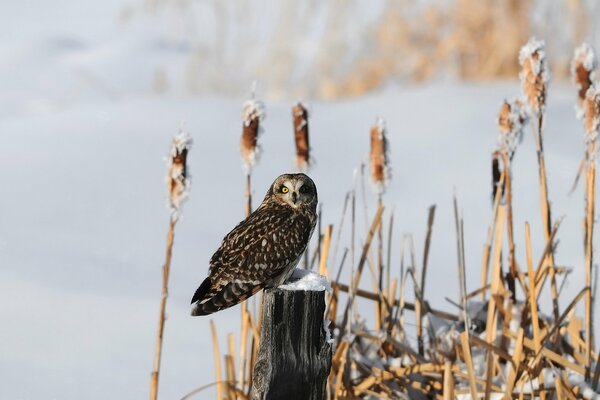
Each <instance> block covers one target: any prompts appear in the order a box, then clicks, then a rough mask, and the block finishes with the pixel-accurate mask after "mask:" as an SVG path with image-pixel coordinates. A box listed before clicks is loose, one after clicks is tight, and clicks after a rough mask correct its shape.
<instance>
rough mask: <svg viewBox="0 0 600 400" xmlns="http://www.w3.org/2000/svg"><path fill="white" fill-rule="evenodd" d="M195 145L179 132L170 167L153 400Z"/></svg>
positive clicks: (175, 138)
mask: <svg viewBox="0 0 600 400" xmlns="http://www.w3.org/2000/svg"><path fill="white" fill-rule="evenodd" d="M191 146H192V137H191V136H190V135H189V134H188V133H187V132H185V131H180V132H179V133H178V134H177V135H175V137H174V138H173V142H172V144H171V151H170V153H169V158H168V168H167V191H168V199H169V210H170V222H169V233H168V234H167V250H166V258H165V263H164V265H163V268H162V292H161V298H160V312H159V318H158V333H157V335H156V346H155V352H154V369H153V370H152V374H151V375H150V399H151V400H156V399H157V397H158V377H159V373H160V361H161V356H162V343H163V334H164V328H165V311H166V306H167V297H168V295H169V289H168V284H169V273H170V271H171V255H172V252H173V237H174V234H175V224H176V223H177V221H178V220H179V217H180V216H181V210H182V209H181V207H182V205H183V202H184V201H185V199H186V198H187V197H188V194H189V189H190V175H189V173H188V167H187V156H188V152H189V150H190V148H191Z"/></svg>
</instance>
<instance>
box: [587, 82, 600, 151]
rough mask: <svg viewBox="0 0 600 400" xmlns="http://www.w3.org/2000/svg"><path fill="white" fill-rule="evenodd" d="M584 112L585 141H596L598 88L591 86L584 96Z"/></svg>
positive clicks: (599, 126) (599, 120) (599, 117)
mask: <svg viewBox="0 0 600 400" xmlns="http://www.w3.org/2000/svg"><path fill="white" fill-rule="evenodd" d="M583 108H584V112H585V132H586V134H587V135H586V140H587V141H589V142H591V141H594V140H596V138H597V137H598V132H599V131H600V87H599V86H597V85H592V86H590V88H589V89H588V91H587V93H586V94H585V101H584V103H583Z"/></svg>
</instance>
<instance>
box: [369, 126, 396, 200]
mask: <svg viewBox="0 0 600 400" xmlns="http://www.w3.org/2000/svg"><path fill="white" fill-rule="evenodd" d="M386 136H387V132H386V126H385V120H384V119H383V118H377V123H376V124H375V125H374V126H373V127H372V128H371V178H372V180H373V184H374V185H375V188H376V190H377V193H378V194H382V193H383V192H384V191H385V188H386V187H387V185H388V183H389V180H390V172H391V171H390V166H389V155H388V142H387V137H386Z"/></svg>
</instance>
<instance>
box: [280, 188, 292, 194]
mask: <svg viewBox="0 0 600 400" xmlns="http://www.w3.org/2000/svg"><path fill="white" fill-rule="evenodd" d="M289 191H290V189H288V188H287V187H286V186H283V187H282V188H281V193H287V192H289Z"/></svg>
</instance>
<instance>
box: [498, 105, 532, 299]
mask: <svg viewBox="0 0 600 400" xmlns="http://www.w3.org/2000/svg"><path fill="white" fill-rule="evenodd" d="M526 122H527V115H526V114H525V111H524V107H523V103H522V102H521V101H520V100H513V101H511V102H508V101H506V100H504V102H503V103H502V106H501V107H500V113H499V115H498V128H499V130H500V137H499V146H500V155H501V159H502V164H503V167H504V171H505V176H504V178H505V180H504V186H503V188H504V189H505V193H504V194H505V197H506V204H507V214H506V217H507V226H506V227H507V231H508V248H509V268H510V273H509V275H508V282H507V283H508V288H509V290H510V291H511V292H512V298H513V300H516V287H515V278H516V260H515V241H514V237H513V213H512V191H511V186H512V185H511V182H512V174H511V166H510V161H511V160H512V157H513V155H514V153H515V150H516V148H517V144H518V142H519V141H520V140H521V138H522V137H523V127H524V125H525V123H526Z"/></svg>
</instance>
